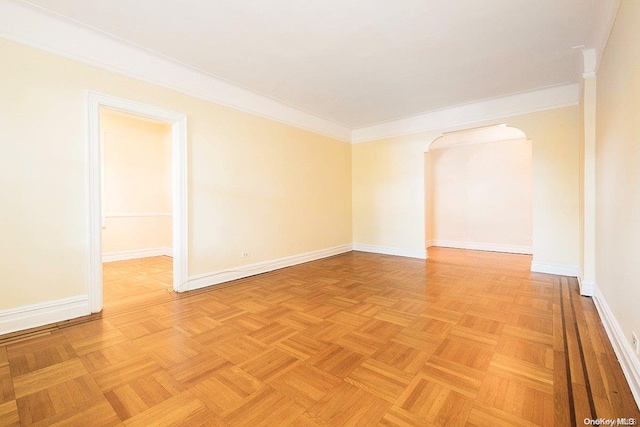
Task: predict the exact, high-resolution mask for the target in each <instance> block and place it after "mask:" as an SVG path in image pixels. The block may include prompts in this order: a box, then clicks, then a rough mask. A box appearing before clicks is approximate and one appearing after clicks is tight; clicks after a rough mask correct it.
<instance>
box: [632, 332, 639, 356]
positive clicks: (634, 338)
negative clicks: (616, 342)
mask: <svg viewBox="0 0 640 427" xmlns="http://www.w3.org/2000/svg"><path fill="white" fill-rule="evenodd" d="M631 342H632V343H633V350H634V351H635V352H636V354H640V345H638V336H637V335H636V333H635V332H631Z"/></svg>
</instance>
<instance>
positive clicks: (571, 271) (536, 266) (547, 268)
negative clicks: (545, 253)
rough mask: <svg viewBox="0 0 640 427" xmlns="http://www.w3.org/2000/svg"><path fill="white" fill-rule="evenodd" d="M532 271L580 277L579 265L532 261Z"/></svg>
mask: <svg viewBox="0 0 640 427" xmlns="http://www.w3.org/2000/svg"><path fill="white" fill-rule="evenodd" d="M531 271H532V272H533V273H546V274H555V275H556V276H569V277H578V273H579V272H580V268H579V267H578V266H577V265H566V264H552V263H547V262H537V261H531Z"/></svg>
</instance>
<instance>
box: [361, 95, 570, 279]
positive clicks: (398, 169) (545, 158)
mask: <svg viewBox="0 0 640 427" xmlns="http://www.w3.org/2000/svg"><path fill="white" fill-rule="evenodd" d="M578 121H579V108H578V106H577V105H576V106H570V107H564V108H558V109H554V110H548V111H541V112H536V113H530V114H524V115H521V116H514V117H508V118H505V119H502V120H496V121H494V122H493V123H478V124H475V125H474V126H481V125H489V124H495V123H500V122H503V123H506V124H507V125H509V126H512V127H516V128H519V129H521V130H522V131H524V133H525V134H526V136H527V138H528V139H531V141H532V159H533V167H532V181H533V190H532V203H533V227H532V229H533V232H532V239H533V255H534V256H533V258H534V262H538V263H547V264H554V265H559V266H569V267H572V268H576V269H577V267H578V263H579V250H580V247H579V238H578V237H579V236H578V233H579V212H578V205H579V198H578V188H579V183H578V179H579V177H578V173H579V164H578V150H579V144H578V143H579V135H578V126H579V123H578ZM467 127H468V126H467ZM447 130H449V129H447ZM441 134H442V131H431V132H424V133H420V134H415V135H410V136H404V137H397V138H388V139H383V140H377V141H370V142H364V143H360V144H356V145H354V147H353V194H354V196H353V218H354V226H353V233H354V237H353V239H354V243H360V244H367V245H377V246H389V247H398V248H405V249H410V250H417V249H419V248H424V245H425V237H426V232H425V222H426V221H425V218H427V221H428V215H429V210H428V209H425V189H424V182H425V160H424V158H425V157H424V152H425V151H426V150H427V148H428V147H429V145H430V144H431V142H432V141H433V140H435V139H436V138H437V137H439V136H440V135H441Z"/></svg>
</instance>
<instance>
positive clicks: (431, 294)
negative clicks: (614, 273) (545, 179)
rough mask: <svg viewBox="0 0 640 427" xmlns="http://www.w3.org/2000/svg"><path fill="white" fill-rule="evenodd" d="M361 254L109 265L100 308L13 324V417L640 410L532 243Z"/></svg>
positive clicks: (329, 419)
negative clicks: (261, 270) (213, 275)
mask: <svg viewBox="0 0 640 427" xmlns="http://www.w3.org/2000/svg"><path fill="white" fill-rule="evenodd" d="M429 255H430V258H429V260H427V261H424V260H417V259H410V258H399V257H392V256H385V255H376V254H365V253H358V252H352V253H347V254H343V255H339V256H335V257H330V258H326V259H322V260H319V261H314V262H310V263H305V264H301V265H298V266H294V267H290V268H286V269H281V270H277V271H273V272H270V273H265V274H261V275H258V276H255V277H250V278H246V279H242V280H238V281H235V282H232V283H228V284H223V285H219V286H215V287H211V288H206V289H201V290H197V291H192V292H187V293H183V294H176V293H173V292H172V291H171V283H172V278H171V259H170V258H168V257H157V258H147V259H142V260H132V261H125V262H114V263H108V264H105V266H104V278H105V284H104V286H105V292H104V299H105V309H104V312H103V313H101V314H99V315H92V316H90V317H87V318H82V319H77V320H74V321H71V322H61V323H58V324H54V325H47V326H44V327H41V328H36V329H34V330H32V331H25V332H24V333H20V334H10V335H7V336H4V337H0V426H3V425H16V426H17V425H21V426H27V425H30V426H31V425H35V426H50V425H71V426H77V425H92V426H93V425H96V426H97V425H100V426H102V425H107V426H108V425H145V426H146V425H162V426H164V425H189V426H190V425H211V426H221V427H235V426H251V427H255V426H261V425H264V426H287V425H291V426H334V427H335V426H349V425H354V426H358V425H362V426H371V425H382V426H405V427H406V426H426V427H432V426H444V425H446V426H458V425H460V426H463V425H464V426H552V425H555V426H558V427H564V426H572V425H582V420H583V418H585V417H589V418H599V417H605V418H618V417H627V418H640V413H639V412H638V408H637V406H636V404H635V401H634V400H633V397H632V395H631V392H630V390H629V387H628V385H627V383H626V381H625V379H624V375H623V374H622V371H621V369H620V365H619V364H618V362H617V359H616V356H615V354H614V352H613V349H612V347H611V345H610V343H609V341H608V338H607V335H606V332H605V331H604V328H603V327H602V323H601V322H600V319H599V317H598V313H597V311H596V309H595V306H594V305H593V302H592V301H591V299H590V298H584V297H581V296H580V295H579V294H578V286H577V281H576V280H575V279H572V278H566V277H558V276H551V275H545V274H537V273H531V272H530V271H529V269H530V263H531V257H529V256H525V255H511V254H498V253H488V252H477V251H465V250H455V249H444V248H430V249H429Z"/></svg>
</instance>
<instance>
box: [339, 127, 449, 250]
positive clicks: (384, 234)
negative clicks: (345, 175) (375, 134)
mask: <svg viewBox="0 0 640 427" xmlns="http://www.w3.org/2000/svg"><path fill="white" fill-rule="evenodd" d="M437 136H438V134H433V138H434V139H435V138H436V137H437ZM425 138H426V137H425V136H424V135H414V136H407V137H399V138H391V139H385V140H380V141H374V142H367V143H361V144H355V145H354V146H353V154H352V156H353V242H354V244H365V245H373V246H384V247H386V248H394V249H403V250H407V251H417V252H419V251H422V252H424V248H425V208H424V206H425V202H424V198H425V190H424V177H425V175H424V157H423V152H424V147H425V144H426V143H425V141H426V139H425Z"/></svg>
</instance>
